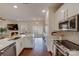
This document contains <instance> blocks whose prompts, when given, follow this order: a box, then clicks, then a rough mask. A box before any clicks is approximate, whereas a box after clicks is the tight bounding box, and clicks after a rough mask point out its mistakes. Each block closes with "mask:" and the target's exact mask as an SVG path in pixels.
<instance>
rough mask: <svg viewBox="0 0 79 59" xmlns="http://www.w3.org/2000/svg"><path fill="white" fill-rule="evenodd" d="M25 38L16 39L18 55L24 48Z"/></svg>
mask: <svg viewBox="0 0 79 59" xmlns="http://www.w3.org/2000/svg"><path fill="white" fill-rule="evenodd" d="M23 43H24V42H23V38H20V39H17V40H16V55H17V56H18V55H19V54H20V53H21V51H22V50H23V48H24V44H23Z"/></svg>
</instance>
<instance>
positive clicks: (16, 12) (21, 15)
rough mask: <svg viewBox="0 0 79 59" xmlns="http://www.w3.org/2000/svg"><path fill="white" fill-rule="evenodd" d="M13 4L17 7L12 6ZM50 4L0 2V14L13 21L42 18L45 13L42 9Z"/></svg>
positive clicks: (45, 8)
mask: <svg viewBox="0 0 79 59" xmlns="http://www.w3.org/2000/svg"><path fill="white" fill-rule="evenodd" d="M53 4H54V3H53ZM14 5H17V6H18V8H13V6H14ZM50 5H51V3H2V4H1V3H0V16H1V17H4V18H6V19H9V20H15V21H27V20H44V18H45V13H42V10H47V9H48V7H49V6H50Z"/></svg>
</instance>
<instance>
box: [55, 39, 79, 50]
mask: <svg viewBox="0 0 79 59" xmlns="http://www.w3.org/2000/svg"><path fill="white" fill-rule="evenodd" d="M54 41H55V42H56V43H57V44H58V45H59V46H64V47H66V48H67V49H69V50H70V51H79V45H77V44H75V43H73V42H71V41H68V40H54Z"/></svg>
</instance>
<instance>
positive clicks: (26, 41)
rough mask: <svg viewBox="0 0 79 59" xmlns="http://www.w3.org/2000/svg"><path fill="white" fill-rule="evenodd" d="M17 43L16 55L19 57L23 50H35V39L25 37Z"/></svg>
mask: <svg viewBox="0 0 79 59" xmlns="http://www.w3.org/2000/svg"><path fill="white" fill-rule="evenodd" d="M15 41H16V55H17V56H18V55H19V54H20V53H21V51H22V50H23V48H33V46H34V44H33V37H23V38H20V39H17V40H15Z"/></svg>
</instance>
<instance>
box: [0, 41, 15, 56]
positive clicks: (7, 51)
mask: <svg viewBox="0 0 79 59" xmlns="http://www.w3.org/2000/svg"><path fill="white" fill-rule="evenodd" d="M15 44H16V43H15V42H14V43H12V44H10V45H9V46H7V47H5V48H4V49H2V50H0V56H16V45H15Z"/></svg>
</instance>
